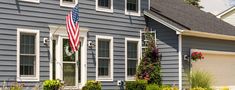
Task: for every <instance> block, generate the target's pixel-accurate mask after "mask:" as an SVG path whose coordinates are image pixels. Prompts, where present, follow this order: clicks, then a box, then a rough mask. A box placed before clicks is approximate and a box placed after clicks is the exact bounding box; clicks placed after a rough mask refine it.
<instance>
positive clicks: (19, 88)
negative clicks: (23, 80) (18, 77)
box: [10, 82, 24, 90]
mask: <svg viewBox="0 0 235 90" xmlns="http://www.w3.org/2000/svg"><path fill="white" fill-rule="evenodd" d="M23 86H24V84H19V83H17V82H16V83H13V84H12V85H11V87H10V90H23Z"/></svg>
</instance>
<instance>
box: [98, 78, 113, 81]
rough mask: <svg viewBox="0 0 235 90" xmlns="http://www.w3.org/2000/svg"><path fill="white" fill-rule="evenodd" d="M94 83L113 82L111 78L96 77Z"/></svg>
mask: <svg viewBox="0 0 235 90" xmlns="http://www.w3.org/2000/svg"><path fill="white" fill-rule="evenodd" d="M96 81H113V78H111V77H97V78H96Z"/></svg>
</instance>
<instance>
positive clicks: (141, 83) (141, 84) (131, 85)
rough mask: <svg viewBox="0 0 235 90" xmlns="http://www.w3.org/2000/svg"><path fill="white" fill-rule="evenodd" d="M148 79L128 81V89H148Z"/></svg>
mask: <svg viewBox="0 0 235 90" xmlns="http://www.w3.org/2000/svg"><path fill="white" fill-rule="evenodd" d="M147 84H148V82H147V81H146V80H136V81H126V90H146V86H147Z"/></svg>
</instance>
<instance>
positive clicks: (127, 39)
mask: <svg viewBox="0 0 235 90" xmlns="http://www.w3.org/2000/svg"><path fill="white" fill-rule="evenodd" d="M128 41H134V42H138V43H137V45H138V46H137V49H138V50H137V51H138V52H137V53H138V56H137V58H138V61H137V64H138V65H139V63H140V56H141V53H140V49H141V47H140V39H139V38H125V81H134V80H135V77H127V42H128ZM138 65H137V66H138Z"/></svg>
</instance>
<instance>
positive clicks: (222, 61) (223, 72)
mask: <svg viewBox="0 0 235 90" xmlns="http://www.w3.org/2000/svg"><path fill="white" fill-rule="evenodd" d="M203 55H204V57H205V58H204V59H203V60H201V61H197V62H193V63H192V70H193V71H196V70H201V71H206V72H209V73H210V74H211V75H212V76H213V77H212V78H213V81H214V83H213V86H235V55H225V54H210V53H203Z"/></svg>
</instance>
